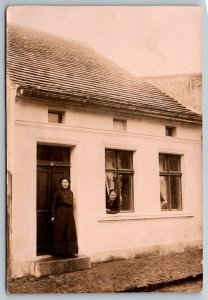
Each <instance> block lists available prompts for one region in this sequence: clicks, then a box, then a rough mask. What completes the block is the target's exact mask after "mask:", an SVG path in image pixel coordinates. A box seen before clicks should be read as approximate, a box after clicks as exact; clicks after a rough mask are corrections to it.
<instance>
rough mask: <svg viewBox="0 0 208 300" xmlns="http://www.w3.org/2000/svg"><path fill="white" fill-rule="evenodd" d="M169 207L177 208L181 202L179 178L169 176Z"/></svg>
mask: <svg viewBox="0 0 208 300" xmlns="http://www.w3.org/2000/svg"><path fill="white" fill-rule="evenodd" d="M170 193H171V208H172V209H179V208H180V204H181V178H180V177H177V176H170Z"/></svg>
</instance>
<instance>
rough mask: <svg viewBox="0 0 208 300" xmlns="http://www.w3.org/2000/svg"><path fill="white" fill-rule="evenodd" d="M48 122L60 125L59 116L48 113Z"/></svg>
mask: <svg viewBox="0 0 208 300" xmlns="http://www.w3.org/2000/svg"><path fill="white" fill-rule="evenodd" d="M48 122H51V123H61V122H60V115H59V114H58V113H48Z"/></svg>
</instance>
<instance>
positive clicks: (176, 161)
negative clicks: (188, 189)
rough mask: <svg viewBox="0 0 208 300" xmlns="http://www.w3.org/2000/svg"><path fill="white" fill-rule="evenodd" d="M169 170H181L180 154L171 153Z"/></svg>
mask: <svg viewBox="0 0 208 300" xmlns="http://www.w3.org/2000/svg"><path fill="white" fill-rule="evenodd" d="M169 171H175V172H180V156H178V155H169Z"/></svg>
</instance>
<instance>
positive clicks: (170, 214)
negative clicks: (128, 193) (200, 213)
mask: <svg viewBox="0 0 208 300" xmlns="http://www.w3.org/2000/svg"><path fill="white" fill-rule="evenodd" d="M193 216H194V215H193V213H192V212H181V211H174V212H173V211H171V212H170V211H162V212H161V213H160V214H155V215H135V214H129V215H125V216H124V215H123V214H116V215H115V214H114V215H107V216H103V217H99V218H98V219H97V222H101V223H103V222H114V221H135V220H146V219H165V218H190V217H193Z"/></svg>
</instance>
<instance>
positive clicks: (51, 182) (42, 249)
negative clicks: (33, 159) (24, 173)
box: [36, 146, 70, 255]
mask: <svg viewBox="0 0 208 300" xmlns="http://www.w3.org/2000/svg"><path fill="white" fill-rule="evenodd" d="M42 148H44V149H42ZM38 150H39V153H40V152H41V151H42V150H44V151H43V152H44V153H45V152H46V150H47V151H48V152H47V154H48V153H51V152H54V147H50V146H44V147H43V146H39V148H38ZM58 151H62V152H63V148H61V150H59V147H57V148H56V149H55V152H54V153H56V155H57V152H58ZM66 152H68V154H69V148H68V149H67V148H66ZM38 155H39V156H41V155H42V154H41V155H40V154H38ZM44 155H45V154H44ZM54 156H55V155H51V158H52V159H53V157H54ZM47 157H48V156H47ZM66 157H69V155H66ZM38 158H39V160H38V166H37V207H36V210H37V255H44V254H51V245H52V222H51V204H52V197H53V195H54V193H55V192H56V191H57V190H58V189H59V188H60V182H59V181H60V179H61V178H62V177H66V178H69V179H70V166H69V158H68V161H65V162H64V161H62V162H61V163H62V164H63V165H62V166H60V161H59V162H54V160H53V162H52V159H50V161H46V159H44V160H41V159H40V158H41V157H38ZM64 160H65V159H64Z"/></svg>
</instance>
